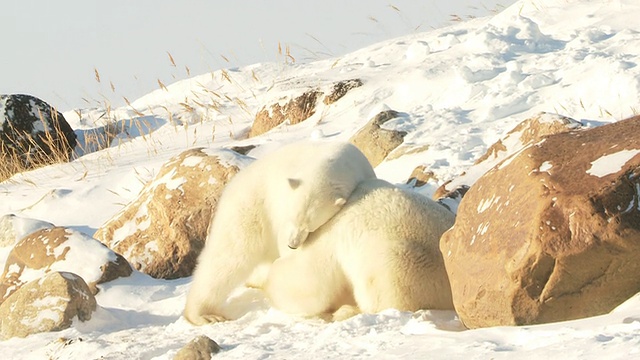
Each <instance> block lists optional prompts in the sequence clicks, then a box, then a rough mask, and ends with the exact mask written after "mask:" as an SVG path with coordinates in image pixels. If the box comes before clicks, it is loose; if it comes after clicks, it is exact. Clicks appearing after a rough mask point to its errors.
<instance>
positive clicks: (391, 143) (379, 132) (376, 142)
mask: <svg viewBox="0 0 640 360" xmlns="http://www.w3.org/2000/svg"><path fill="white" fill-rule="evenodd" d="M399 116H400V113H399V112H397V111H394V110H386V111H382V112H380V113H379V114H378V115H376V116H375V117H374V118H373V119H371V121H369V122H368V123H367V125H365V126H364V127H363V128H362V129H360V130H359V131H358V132H357V133H356V134H355V135H353V136H352V137H351V139H350V141H351V143H352V144H354V145H355V146H357V147H358V149H360V151H362V152H363V153H364V154H365V156H366V157H367V159H369V162H370V163H371V165H372V166H373V167H376V166H377V165H379V164H380V163H381V162H382V161H383V160H384V159H385V158H386V157H387V155H389V154H390V153H391V151H393V149H395V148H397V147H398V146H399V145H400V144H402V142H403V141H404V137H405V135H407V133H405V132H403V131H396V130H387V129H383V128H381V126H382V125H383V124H384V123H386V122H387V121H389V120H392V119H395V118H397V117H399Z"/></svg>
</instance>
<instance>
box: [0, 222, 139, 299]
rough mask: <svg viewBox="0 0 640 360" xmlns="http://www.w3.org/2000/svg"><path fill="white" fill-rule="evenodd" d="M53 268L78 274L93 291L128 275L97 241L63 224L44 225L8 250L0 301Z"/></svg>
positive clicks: (125, 267) (117, 258) (126, 268)
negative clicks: (97, 286) (98, 286)
mask: <svg viewBox="0 0 640 360" xmlns="http://www.w3.org/2000/svg"><path fill="white" fill-rule="evenodd" d="M54 271H65V272H72V273H75V274H78V276H80V277H82V278H83V280H84V281H85V282H86V283H87V284H89V285H88V286H89V287H90V289H91V291H92V293H94V294H95V293H97V291H98V290H97V288H96V285H97V284H102V283H104V282H108V281H111V280H114V279H116V278H118V277H126V276H129V275H131V272H132V269H131V266H130V265H129V264H128V263H127V261H126V260H125V259H124V258H123V257H122V256H120V255H118V254H116V253H114V252H113V251H111V250H110V249H109V248H107V247H106V246H104V245H103V244H102V243H100V242H99V241H97V240H95V239H93V238H91V237H90V236H88V235H85V234H83V233H80V232H77V231H74V230H70V229H66V228H63V227H53V228H45V229H41V230H38V231H36V232H33V233H31V234H29V235H27V236H26V237H24V238H23V239H22V240H20V241H19V242H18V243H17V244H16V245H15V246H14V247H13V249H12V250H11V252H10V253H9V256H8V258H7V262H6V264H5V266H4V272H3V274H2V278H0V280H1V282H0V296H1V297H0V302H4V301H6V300H7V298H9V297H10V296H12V294H13V293H14V292H16V290H18V289H19V288H20V287H22V286H23V285H24V284H25V283H27V282H29V281H32V280H34V279H37V278H40V277H42V276H44V275H45V274H47V273H50V272H54Z"/></svg>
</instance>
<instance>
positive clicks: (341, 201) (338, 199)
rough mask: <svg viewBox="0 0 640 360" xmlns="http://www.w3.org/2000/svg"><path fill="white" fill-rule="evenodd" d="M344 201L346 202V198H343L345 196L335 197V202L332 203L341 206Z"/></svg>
mask: <svg viewBox="0 0 640 360" xmlns="http://www.w3.org/2000/svg"><path fill="white" fill-rule="evenodd" d="M346 203H347V199H345V198H343V197H341V198H337V199H336V202H334V203H333V204H334V205H335V206H342V205H344V204H346Z"/></svg>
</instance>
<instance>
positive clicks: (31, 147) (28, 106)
mask: <svg viewBox="0 0 640 360" xmlns="http://www.w3.org/2000/svg"><path fill="white" fill-rule="evenodd" d="M75 145H76V135H75V133H74V132H73V129H71V126H69V124H68V123H67V121H66V120H65V118H64V116H62V114H61V113H59V112H58V111H57V110H55V109H54V108H53V107H51V105H49V104H47V103H46V102H44V101H42V100H40V99H38V98H36V97H33V96H30V95H17V94H13V95H0V160H1V161H2V162H3V167H4V168H5V169H6V171H9V170H14V171H16V172H17V171H19V170H22V169H26V168H30V167H32V166H35V165H39V164H50V163H53V162H59V161H67V160H68V159H69V157H70V156H71V153H72V151H73V148H74V147H75Z"/></svg>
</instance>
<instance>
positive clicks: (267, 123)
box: [249, 90, 322, 137]
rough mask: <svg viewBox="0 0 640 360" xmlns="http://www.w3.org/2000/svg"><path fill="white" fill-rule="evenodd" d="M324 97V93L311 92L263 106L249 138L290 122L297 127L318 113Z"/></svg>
mask: <svg viewBox="0 0 640 360" xmlns="http://www.w3.org/2000/svg"><path fill="white" fill-rule="evenodd" d="M321 96H322V92H320V91H317V90H309V91H307V92H305V93H303V94H302V95H300V96H298V97H295V98H293V99H290V100H289V101H286V99H285V100H284V105H281V102H276V103H275V104H272V105H269V106H263V107H262V109H261V110H260V111H258V114H256V118H255V120H254V121H253V125H252V126H251V130H250V131H249V137H254V136H258V135H261V134H264V133H266V132H267V131H269V130H271V129H273V128H275V127H276V126H278V125H280V124H282V123H284V122H285V121H287V122H288V124H289V125H295V124H299V123H301V122H303V121H304V120H306V119H308V118H309V117H311V115H313V114H314V113H315V112H316V104H317V102H318V99H319V98H320V97H321Z"/></svg>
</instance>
